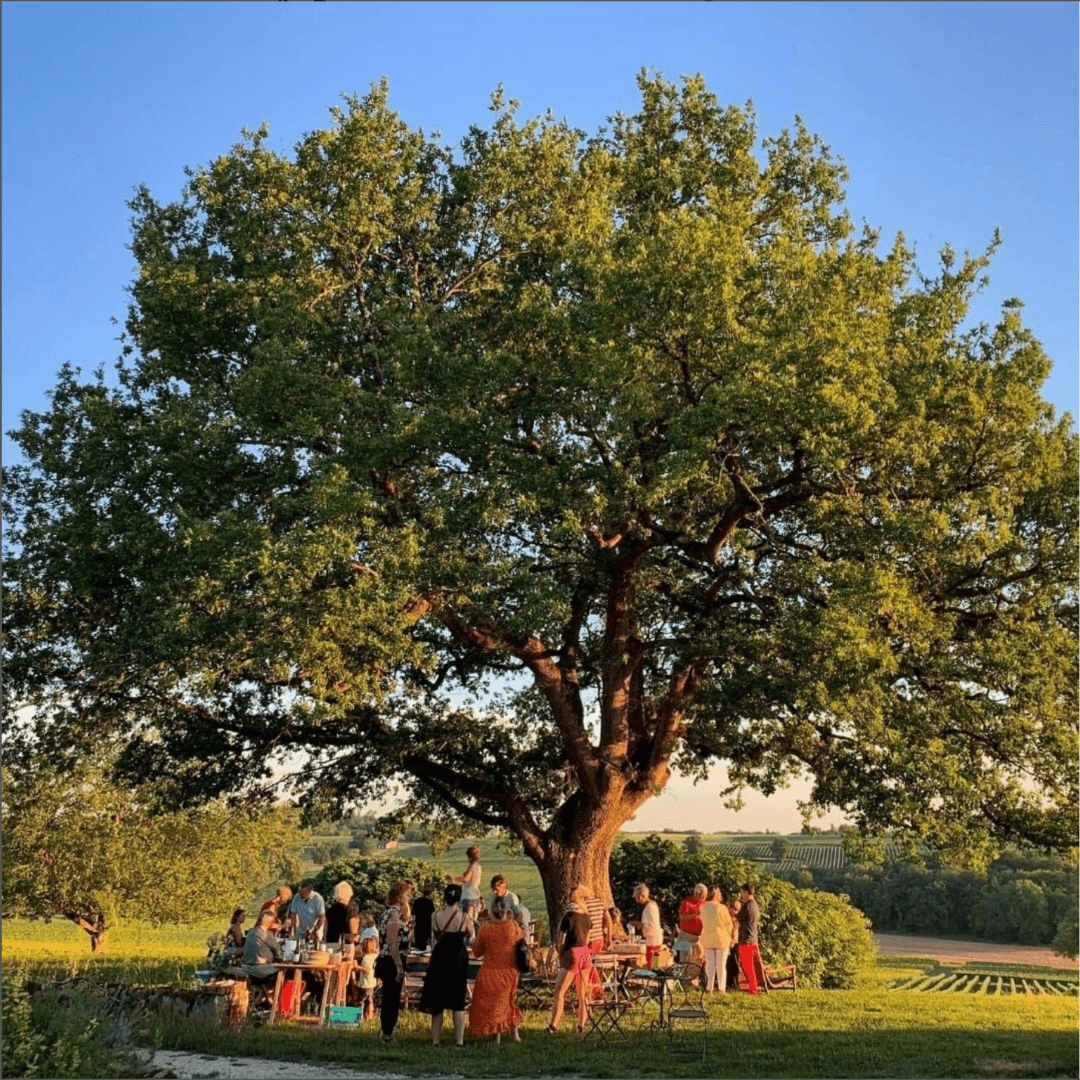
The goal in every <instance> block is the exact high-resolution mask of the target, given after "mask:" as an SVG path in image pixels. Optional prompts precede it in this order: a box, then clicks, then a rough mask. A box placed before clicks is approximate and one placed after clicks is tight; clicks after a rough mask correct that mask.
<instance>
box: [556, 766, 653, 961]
mask: <svg viewBox="0 0 1080 1080" xmlns="http://www.w3.org/2000/svg"><path fill="white" fill-rule="evenodd" d="M649 794H650V793H649V792H639V791H636V790H630V789H628V788H627V787H626V786H625V785H624V784H615V785H613V786H612V787H609V789H608V791H607V792H606V797H604V798H602V799H601V800H600V801H599V802H596V801H594V800H591V799H588V798H587V797H586V796H585V795H584V793H583V792H582V791H580V790H579V791H577V792H575V793H574V794H573V795H572V796H571V797H570V799H568V800H567V802H566V803H564V804H563V806H562V807H561V808H560V810H559V811H558V813H557V814H556V816H555V820H554V821H553V822H552V825H551V828H550V829H548V831H547V833H546V835H545V836H544V838H543V840H542V855H541V857H540V858H538V859H535V861H536V863H537V866H538V868H539V870H540V877H541V880H542V881H543V884H544V898H545V900H546V901H547V914H548V927H549V930H550V934H551V939H552V941H554V940H555V937H556V934H557V932H558V928H559V922H560V921H561V919H562V916H563V914H564V913H565V911H566V909H567V907H569V905H570V894H571V893H572V892H573V891H574V889H575V888H576V887H577V886H578V885H587V886H588V887H589V888H590V889H591V890H592V891H593V893H594V894H595V895H596V896H598V897H599V898H600V899H601V900H603V901H604V904H605V906H607V907H611V906H612V903H613V901H612V896H611V849H612V847H613V846H614V844H615V839H616V837H617V836H618V834H619V830H620V829H621V828H622V826H623V825H624V824H625V823H626V822H627V821H628V820H629V819H630V817H631V816H632V815H633V813H634V811H635V810H637V808H638V807H639V806H640V805H641V804H642V803H643V802H644V801H645V800H646V799H647V798H648V797H649Z"/></svg>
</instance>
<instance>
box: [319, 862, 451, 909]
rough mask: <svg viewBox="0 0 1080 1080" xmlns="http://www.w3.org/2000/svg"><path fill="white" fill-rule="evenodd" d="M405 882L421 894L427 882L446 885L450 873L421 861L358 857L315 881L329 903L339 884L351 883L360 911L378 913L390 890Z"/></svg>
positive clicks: (336, 864)
mask: <svg viewBox="0 0 1080 1080" xmlns="http://www.w3.org/2000/svg"><path fill="white" fill-rule="evenodd" d="M405 878H407V879H408V880H409V881H411V882H412V883H413V884H414V885H415V886H416V892H417V894H419V892H420V887H421V885H423V884H424V882H427V881H434V882H437V883H439V884H441V883H442V882H443V881H445V880H446V872H445V871H444V870H443V869H442V868H441V867H440V866H438V865H432V864H431V863H426V862H423V861H422V860H421V859H402V858H398V857H397V856H394V855H374V854H373V855H364V854H362V853H358V854H355V855H348V856H346V857H344V858H341V859H337V860H335V861H334V862H331V863H328V864H327V865H326V866H324V867H323V868H322V869H321V870H320V871H319V873H318V874H317V875H316V877H315V878H314V879H313V880H314V882H315V888H316V890H317V891H318V892H319V893H321V894H322V895H323V896H324V897H325V898H326V899H327V901H328V902H329V899H330V897H331V896H332V895H333V892H334V886H335V885H336V884H337V883H338V882H339V881H347V882H348V883H349V884H350V885H351V886H352V887H353V899H354V900H355V901H356V903H357V905H358V906H359V908H360V910H361V911H363V910H365V909H370V910H371V911H374V912H378V911H379V910H380V909H381V908H382V906H383V902H384V901H385V899H386V894H387V893H388V892H389V891H390V886H391V885H393V884H394V882H395V881H401V880H402V879H405Z"/></svg>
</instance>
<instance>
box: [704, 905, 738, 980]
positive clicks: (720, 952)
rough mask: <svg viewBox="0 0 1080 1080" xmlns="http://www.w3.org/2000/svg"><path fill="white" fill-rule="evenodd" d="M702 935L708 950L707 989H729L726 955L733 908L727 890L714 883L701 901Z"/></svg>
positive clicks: (706, 959)
mask: <svg viewBox="0 0 1080 1080" xmlns="http://www.w3.org/2000/svg"><path fill="white" fill-rule="evenodd" d="M700 915H701V937H700V938H699V939H698V944H699V945H700V946H701V948H702V949H704V950H705V990H706V992H707V993H710V994H711V993H712V992H713V991H714V990H719V991H720V993H721V994H726V993H727V958H728V948H729V947H730V945H731V927H732V922H731V912H730V911H728V908H727V897H726V896H725V895H724V890H723V889H720V888H717V887H715V886H714V887H713V890H712V895H711V896H710V897H709V899H708V900H706V901H705V903H704V904H702V905H701V911H700Z"/></svg>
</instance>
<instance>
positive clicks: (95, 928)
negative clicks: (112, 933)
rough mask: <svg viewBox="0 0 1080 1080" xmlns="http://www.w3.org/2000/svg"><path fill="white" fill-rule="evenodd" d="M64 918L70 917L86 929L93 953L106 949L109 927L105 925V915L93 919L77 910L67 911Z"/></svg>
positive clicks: (77, 924)
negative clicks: (78, 912)
mask: <svg viewBox="0 0 1080 1080" xmlns="http://www.w3.org/2000/svg"><path fill="white" fill-rule="evenodd" d="M64 918H65V919H70V920H71V921H72V922H73V923H74V924H75V925H76V926H78V927H79V928H80V929H82V930H85V931H86V933H87V935H88V936H89V938H90V951H91V952H92V953H101V952H104V951H105V935H106V934H107V933H108V932H109V928H108V927H107V926H106V925H105V917H104V916H103V915H101V916H98V917H97V918H96V919H94V920H93V921H91V920H90V919H87V918H85V917H84V916H82V915H79V914H76V913H75V912H71V911H65V912H64Z"/></svg>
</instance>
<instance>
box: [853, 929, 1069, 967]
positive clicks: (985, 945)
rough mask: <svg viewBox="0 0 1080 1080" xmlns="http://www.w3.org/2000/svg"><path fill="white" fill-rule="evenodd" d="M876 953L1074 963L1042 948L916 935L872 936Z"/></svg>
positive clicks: (1048, 964)
mask: <svg viewBox="0 0 1080 1080" xmlns="http://www.w3.org/2000/svg"><path fill="white" fill-rule="evenodd" d="M874 940H875V941H876V942H877V947H878V952H880V953H882V954H883V955H885V956H932V957H934V958H935V959H937V960H944V961H947V962H949V963H967V962H968V961H970V960H983V961H986V962H987V963H992V964H1033V965H1036V966H1038V967H1052V968H1071V969H1072V970H1074V971H1075V970H1076V968H1077V961H1076V960H1070V959H1069V958H1068V957H1065V956H1058V955H1057V953H1055V952H1052V951H1051V950H1050V949H1048V948H1047V947H1046V946H1045V945H1001V944H998V942H996V941H954V940H951V939H949V938H936V937H919V936H918V935H916V934H874Z"/></svg>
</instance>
